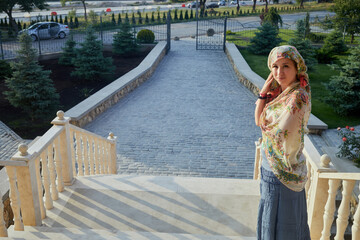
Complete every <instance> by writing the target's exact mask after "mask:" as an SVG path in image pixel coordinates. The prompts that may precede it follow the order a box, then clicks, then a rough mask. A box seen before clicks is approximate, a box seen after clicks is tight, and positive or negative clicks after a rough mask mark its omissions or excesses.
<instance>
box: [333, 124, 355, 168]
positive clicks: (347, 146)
mask: <svg viewBox="0 0 360 240" xmlns="http://www.w3.org/2000/svg"><path fill="white" fill-rule="evenodd" d="M337 130H338V135H339V136H340V137H341V139H342V141H343V142H342V144H341V145H340V151H339V152H338V153H337V156H338V157H344V158H347V159H349V160H351V161H353V162H354V163H355V164H356V165H357V166H358V167H360V132H359V131H356V129H355V128H354V127H349V126H346V127H345V129H342V128H340V127H338V129H337Z"/></svg>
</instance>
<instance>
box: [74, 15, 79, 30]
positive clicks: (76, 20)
mask: <svg viewBox="0 0 360 240" xmlns="http://www.w3.org/2000/svg"><path fill="white" fill-rule="evenodd" d="M74 26H75V28H78V27H79V19H78V17H75V23H74Z"/></svg>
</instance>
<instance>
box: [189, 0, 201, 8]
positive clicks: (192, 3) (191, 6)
mask: <svg viewBox="0 0 360 240" xmlns="http://www.w3.org/2000/svg"><path fill="white" fill-rule="evenodd" d="M187 7H188V8H196V2H191V3H188V5H187ZM198 7H200V1H199V2H198Z"/></svg>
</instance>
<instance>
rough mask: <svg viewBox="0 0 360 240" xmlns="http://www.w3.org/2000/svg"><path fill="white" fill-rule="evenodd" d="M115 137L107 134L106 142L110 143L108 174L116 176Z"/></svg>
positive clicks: (112, 134)
mask: <svg viewBox="0 0 360 240" xmlns="http://www.w3.org/2000/svg"><path fill="white" fill-rule="evenodd" d="M116 138H117V137H116V136H114V133H112V132H111V133H109V136H108V138H107V139H108V140H110V141H111V147H110V167H109V169H110V174H116V158H117V156H116Z"/></svg>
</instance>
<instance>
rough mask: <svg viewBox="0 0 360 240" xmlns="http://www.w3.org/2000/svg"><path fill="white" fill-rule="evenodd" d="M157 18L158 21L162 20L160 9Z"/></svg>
mask: <svg viewBox="0 0 360 240" xmlns="http://www.w3.org/2000/svg"><path fill="white" fill-rule="evenodd" d="M156 20H157V22H158V23H160V22H161V17H160V11H157V19H156Z"/></svg>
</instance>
